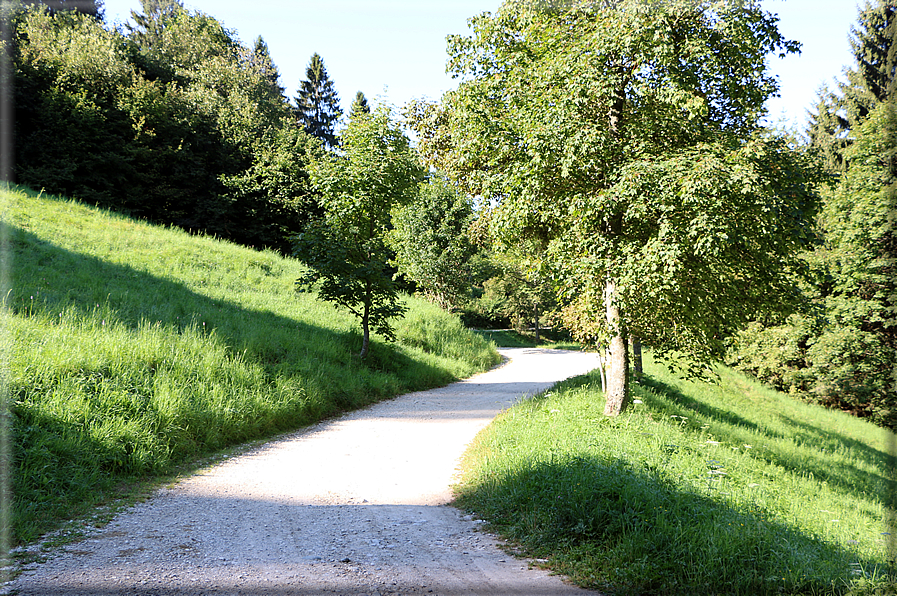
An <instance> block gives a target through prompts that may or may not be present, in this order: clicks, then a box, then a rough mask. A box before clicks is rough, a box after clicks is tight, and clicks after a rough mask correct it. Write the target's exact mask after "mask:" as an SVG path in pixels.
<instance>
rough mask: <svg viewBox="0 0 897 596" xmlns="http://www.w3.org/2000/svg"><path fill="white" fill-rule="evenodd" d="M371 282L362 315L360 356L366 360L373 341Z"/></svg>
mask: <svg viewBox="0 0 897 596" xmlns="http://www.w3.org/2000/svg"><path fill="white" fill-rule="evenodd" d="M370 287H371V284H370V282H368V284H367V288H366V291H365V300H364V313H363V314H362V317H361V354H359V357H360V358H361V359H362V360H364V359H365V358H367V355H368V346H370V343H371V298H370V294H371V292H370Z"/></svg>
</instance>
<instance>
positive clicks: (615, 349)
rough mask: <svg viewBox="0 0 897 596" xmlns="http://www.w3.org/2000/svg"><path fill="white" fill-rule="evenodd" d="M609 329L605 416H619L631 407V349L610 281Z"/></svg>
mask: <svg viewBox="0 0 897 596" xmlns="http://www.w3.org/2000/svg"><path fill="white" fill-rule="evenodd" d="M604 301H605V308H606V312H607V327H608V329H609V330H610V334H611V336H610V342H609V344H608V350H607V352H608V363H607V391H606V392H605V394H604V395H605V400H606V401H605V405H604V415H605V416H617V415H619V414H620V413H622V412H623V411H624V410H625V409H626V407H627V406H628V405H629V349H628V346H627V345H626V344H627V338H626V329H625V327H624V326H623V322H622V320H621V317H620V308H619V306H618V305H617V301H616V289H615V286H614V282H613V280H610V279H608V280H607V283H606V285H605V289H604Z"/></svg>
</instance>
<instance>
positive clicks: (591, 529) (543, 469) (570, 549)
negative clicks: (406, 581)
mask: <svg viewBox="0 0 897 596" xmlns="http://www.w3.org/2000/svg"><path fill="white" fill-rule="evenodd" d="M645 368H646V371H647V375H646V377H645V378H644V380H643V382H642V384H641V385H640V386H637V387H636V388H635V391H634V393H635V396H636V398H637V399H638V400H639V402H641V403H636V404H634V405H633V406H632V407H631V408H630V410H629V411H627V412H626V413H625V414H624V415H622V416H620V417H618V418H615V419H611V418H605V417H604V416H603V402H604V397H603V394H602V393H601V391H600V380H599V379H598V378H597V377H596V376H594V375H590V376H586V377H581V378H578V379H575V380H571V381H568V382H565V383H562V384H561V385H559V386H558V387H557V388H555V389H554V390H552V391H550V392H548V393H546V394H545V395H543V396H541V397H539V398H536V399H533V400H530V401H527V402H524V403H522V404H520V405H518V406H517V407H515V408H513V409H511V410H509V411H508V412H506V413H504V414H503V415H502V416H501V417H499V418H498V419H497V420H496V421H495V422H494V423H493V425H492V426H490V427H489V428H488V429H486V431H484V432H483V433H482V434H481V435H480V436H479V437H478V438H477V440H476V441H475V443H474V446H473V447H472V448H471V450H470V451H469V452H468V454H467V455H466V457H465V474H464V478H463V482H462V483H461V484H460V485H459V487H458V504H459V505H460V506H463V507H465V508H468V509H471V510H473V511H475V512H476V513H478V514H479V515H480V516H482V517H483V518H484V519H486V520H488V521H490V522H491V524H492V527H493V528H494V529H496V530H497V531H499V532H500V533H502V534H504V535H506V536H507V537H509V538H510V539H512V540H513V541H515V542H517V543H519V544H520V545H521V547H522V548H523V549H524V550H525V551H526V552H528V553H529V554H531V555H533V556H536V557H540V558H544V559H547V560H548V564H549V565H550V566H552V567H553V568H555V569H557V570H559V571H562V572H564V573H567V574H569V575H570V576H571V577H572V578H573V579H574V581H576V582H577V583H579V584H580V585H583V586H588V587H593V588H600V589H603V590H605V591H608V592H610V593H620V594H629V593H633V594H744V595H749V594H750V595H753V594H842V593H846V592H850V591H851V590H853V591H854V592H856V593H860V592H861V588H862V586H863V585H866V586H867V587H869V586H871V588H870V589H872V588H876V589H878V590H879V592H876V593H881V594H885V593H894V592H893V586H894V585H895V584H892V583H889V582H888V581H887V579H888V576H889V574H892V573H893V572H894V569H893V560H894V553H893V552H891V551H892V550H893V549H892V547H891V544H892V542H891V541H890V540H889V537H888V536H887V531H888V530H887V529H886V527H885V525H884V523H883V520H884V516H885V503H886V500H885V499H886V495H887V491H888V489H889V486H888V481H887V480H886V477H885V476H886V474H885V470H886V468H887V462H888V457H889V456H888V453H887V447H886V436H885V432H884V431H882V430H881V429H879V428H878V427H876V426H874V425H872V424H868V423H865V422H863V421H861V420H858V419H856V418H852V417H850V416H848V415H846V414H843V413H840V412H833V411H829V410H825V409H822V408H819V407H816V406H812V405H808V404H806V403H802V402H799V401H796V400H793V399H791V398H789V397H788V396H786V395H783V394H780V393H776V392H774V391H772V390H768V389H765V388H763V387H761V386H760V385H758V384H757V383H754V382H751V381H750V380H748V379H746V378H745V377H743V376H741V375H739V374H737V373H734V372H732V371H730V370H727V369H720V370H719V375H720V377H719V382H718V383H717V384H708V383H700V382H688V381H683V380H681V379H679V378H677V377H676V376H674V375H672V374H670V373H669V372H668V370H667V369H666V368H665V367H663V366H660V365H658V364H657V363H655V362H653V361H652V360H651V358H650V356H646V358H645ZM888 590H891V591H888ZM870 593H871V592H870Z"/></svg>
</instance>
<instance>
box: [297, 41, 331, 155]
mask: <svg viewBox="0 0 897 596" xmlns="http://www.w3.org/2000/svg"><path fill="white" fill-rule="evenodd" d="M305 76H306V80H304V81H302V82H301V83H300V84H299V95H298V96H297V97H296V98H295V99H296V114H297V115H298V118H299V123H300V125H302V127H303V128H305V132H307V133H308V134H310V135H312V136H314V137H318V138H319V139H321V140H322V141H324V143H325V144H326V145H327V146H328V147H331V148H332V147H335V146H336V144H337V142H336V134H335V130H334V129H335V125H336V121H337V120H339V118H340V116H342V115H343V111H342V110H341V109H340V107H339V96H337V94H336V89H334V88H333V81H331V80H330V77H329V76H328V75H327V69H326V68H324V59H323V58H321V56H320V55H319V54H318V53H317V52H316V53H315V54H313V55H312V57H311V61H310V62H309V63H308V68H307V69H306V71H305Z"/></svg>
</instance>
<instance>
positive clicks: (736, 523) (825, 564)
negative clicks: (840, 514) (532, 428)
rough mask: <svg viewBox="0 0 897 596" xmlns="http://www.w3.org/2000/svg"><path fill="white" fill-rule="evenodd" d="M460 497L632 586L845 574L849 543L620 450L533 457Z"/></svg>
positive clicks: (789, 582) (819, 583)
mask: <svg viewBox="0 0 897 596" xmlns="http://www.w3.org/2000/svg"><path fill="white" fill-rule="evenodd" d="M457 505H458V506H460V507H463V508H466V509H470V510H473V511H475V512H476V513H477V514H478V515H480V516H481V517H483V518H484V519H486V520H487V521H489V522H491V524H492V526H491V527H492V529H494V530H496V531H497V532H499V533H500V534H502V535H503V536H505V537H506V538H509V539H511V540H512V541H514V542H517V543H519V544H521V545H522V546H523V547H524V548H526V549H527V551H528V552H529V553H530V554H531V555H533V556H536V557H540V558H547V559H549V560H550V561H551V565H552V567H553V568H555V569H556V570H558V571H560V572H562V573H565V574H568V575H570V576H571V577H572V578H573V579H574V581H575V582H576V583H578V584H579V585H582V586H583V587H589V588H597V589H610V590H613V591H614V593H634V594H641V595H644V594H779V593H781V592H782V591H784V592H785V593H804V592H813V591H814V590H818V591H825V589H827V588H830V587H831V585H832V584H831V582H832V581H836V582H842V581H848V580H850V579H851V575H850V570H851V568H852V567H851V565H852V564H853V565H855V564H856V563H860V564H863V565H865V568H866V569H872V568H873V567H874V564H873V562H872V561H858V560H857V557H856V553H854V552H851V551H848V550H845V549H842V548H839V547H838V546H836V545H833V544H831V543H829V542H825V541H822V540H819V539H817V538H815V537H813V536H808V535H805V534H803V533H801V532H799V531H797V530H795V529H794V528H792V527H790V526H788V525H786V524H784V523H780V522H779V521H776V520H774V519H772V518H771V517H770V516H769V515H768V514H767V512H765V511H764V510H762V509H760V508H759V507H753V508H748V509H738V508H734V507H732V506H730V505H727V504H725V503H722V502H719V501H716V500H714V499H712V498H711V497H710V496H709V495H708V494H701V493H700V492H689V491H684V490H682V489H681V488H679V487H677V486H675V485H674V484H673V483H672V482H669V481H667V480H666V479H665V478H664V477H663V476H662V475H661V474H659V473H653V472H646V471H644V470H641V469H637V468H636V467H634V466H633V465H632V464H631V463H629V462H627V461H625V460H623V459H615V458H613V457H612V456H608V457H607V458H599V457H569V458H567V459H553V460H552V461H541V462H538V463H533V464H532V465H530V466H527V467H526V468H525V469H521V470H515V471H513V472H510V473H506V474H504V475H500V476H493V477H491V478H490V479H489V480H488V481H485V482H482V483H480V484H478V485H474V486H467V487H465V488H464V489H463V492H462V494H461V496H460V498H459V500H458V501H457Z"/></svg>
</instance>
